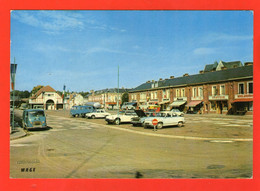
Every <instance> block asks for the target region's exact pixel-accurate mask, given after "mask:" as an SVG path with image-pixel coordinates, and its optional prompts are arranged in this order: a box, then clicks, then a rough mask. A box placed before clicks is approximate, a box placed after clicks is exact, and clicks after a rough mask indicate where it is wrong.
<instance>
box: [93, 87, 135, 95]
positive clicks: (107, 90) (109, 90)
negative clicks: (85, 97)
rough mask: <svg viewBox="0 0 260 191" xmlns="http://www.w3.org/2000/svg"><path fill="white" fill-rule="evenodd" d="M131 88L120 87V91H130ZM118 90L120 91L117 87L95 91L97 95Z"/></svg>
mask: <svg viewBox="0 0 260 191" xmlns="http://www.w3.org/2000/svg"><path fill="white" fill-rule="evenodd" d="M130 90H131V89H127V88H119V93H124V92H128V91H130ZM117 91H118V90H117V88H107V89H103V90H97V91H95V95H98V94H102V93H117Z"/></svg>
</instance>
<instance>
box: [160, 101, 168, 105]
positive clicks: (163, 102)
mask: <svg viewBox="0 0 260 191" xmlns="http://www.w3.org/2000/svg"><path fill="white" fill-rule="evenodd" d="M169 102H170V101H162V102H159V105H163V104H166V103H169Z"/></svg>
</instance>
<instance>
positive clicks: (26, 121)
mask: <svg viewBox="0 0 260 191" xmlns="http://www.w3.org/2000/svg"><path fill="white" fill-rule="evenodd" d="M22 124H23V128H24V129H33V128H47V122H46V116H45V113H44V110H43V109H26V110H24V111H23V119H22Z"/></svg>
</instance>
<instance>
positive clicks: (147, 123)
mask: <svg viewBox="0 0 260 191" xmlns="http://www.w3.org/2000/svg"><path fill="white" fill-rule="evenodd" d="M154 119H157V120H158V124H157V126H156V127H157V129H161V128H162V127H165V126H174V125H177V126H178V127H182V126H183V125H184V123H185V120H184V117H183V116H179V115H177V114H176V113H174V112H171V111H170V112H169V111H162V112H160V113H158V114H157V116H156V117H146V118H142V119H141V122H142V124H143V126H144V128H147V127H153V124H152V121H153V120H154Z"/></svg>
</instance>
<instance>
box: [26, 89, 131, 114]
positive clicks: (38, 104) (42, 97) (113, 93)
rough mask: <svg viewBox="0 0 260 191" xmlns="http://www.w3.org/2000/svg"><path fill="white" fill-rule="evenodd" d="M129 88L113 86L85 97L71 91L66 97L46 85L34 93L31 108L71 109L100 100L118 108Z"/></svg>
mask: <svg viewBox="0 0 260 191" xmlns="http://www.w3.org/2000/svg"><path fill="white" fill-rule="evenodd" d="M128 91H129V89H125V88H121V89H119V90H118V89H117V88H111V89H104V90H99V91H91V93H90V94H89V95H88V96H86V97H83V96H82V95H81V94H78V93H71V94H69V95H68V96H66V97H63V96H62V95H60V94H59V93H58V92H57V91H56V90H55V89H53V88H52V87H51V86H44V87H42V88H41V89H40V90H38V91H37V92H36V93H35V94H34V95H32V96H31V97H30V98H29V100H28V104H29V108H43V109H46V110H59V109H64V108H65V109H70V108H71V107H72V106H75V105H85V104H86V103H88V102H99V103H100V104H101V105H102V106H103V107H104V108H106V109H115V108H117V107H116V106H117V99H118V98H119V99H118V100H119V101H118V103H119V104H121V97H122V95H123V93H125V92H128Z"/></svg>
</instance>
